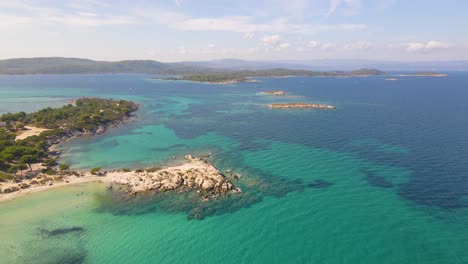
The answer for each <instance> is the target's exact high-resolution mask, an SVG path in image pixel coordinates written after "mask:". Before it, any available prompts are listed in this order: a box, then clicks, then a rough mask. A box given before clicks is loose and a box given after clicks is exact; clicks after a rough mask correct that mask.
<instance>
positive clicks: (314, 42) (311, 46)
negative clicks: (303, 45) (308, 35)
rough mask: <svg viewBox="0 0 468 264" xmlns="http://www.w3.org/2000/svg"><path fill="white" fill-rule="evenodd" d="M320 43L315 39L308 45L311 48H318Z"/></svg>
mask: <svg viewBox="0 0 468 264" xmlns="http://www.w3.org/2000/svg"><path fill="white" fill-rule="evenodd" d="M319 45H320V43H319V42H318V41H315V40H311V41H309V43H307V46H308V47H309V48H317V47H318V46H319Z"/></svg>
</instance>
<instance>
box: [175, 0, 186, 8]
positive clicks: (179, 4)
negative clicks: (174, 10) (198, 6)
mask: <svg viewBox="0 0 468 264" xmlns="http://www.w3.org/2000/svg"><path fill="white" fill-rule="evenodd" d="M175 4H176V6H178V7H180V6H182V5H183V4H184V0H175Z"/></svg>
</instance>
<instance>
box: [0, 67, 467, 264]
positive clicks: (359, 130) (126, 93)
mask: <svg viewBox="0 0 468 264" xmlns="http://www.w3.org/2000/svg"><path fill="white" fill-rule="evenodd" d="M151 77H152V76H146V75H63V76H62V75H59V76H57V75H56V76H50V75H49V76H44V75H33V76H0V113H1V112H7V111H19V110H27V111H34V110H36V109H39V108H42V107H44V106H58V105H61V104H64V103H66V102H67V101H68V100H71V99H74V98H76V97H81V96H97V97H112V98H119V99H129V100H134V101H137V102H139V103H140V104H141V108H140V110H139V112H138V114H137V117H136V118H135V120H133V121H132V122H131V123H128V124H125V125H123V126H121V127H119V128H116V129H112V130H110V131H108V132H107V133H106V134H104V135H101V136H96V137H90V138H80V139H77V140H74V141H71V142H68V143H66V144H64V145H63V146H61V148H62V150H63V151H64V154H63V157H62V159H63V161H65V162H68V163H70V164H72V166H73V167H74V168H77V169H87V168H91V167H95V166H102V167H105V168H122V167H133V168H137V167H146V166H158V165H162V164H167V163H168V162H177V160H176V161H173V160H172V157H173V156H176V157H178V158H180V157H182V156H183V155H185V154H190V153H195V154H204V153H208V152H210V153H212V154H213V158H212V162H213V164H215V165H216V166H217V167H218V168H220V169H222V170H227V169H231V170H233V171H234V172H236V173H240V174H242V175H243V177H242V178H241V180H239V181H238V182H236V183H237V184H238V185H239V186H241V188H242V189H243V191H244V192H243V193H242V195H239V196H236V197H230V198H226V199H221V200H219V201H216V202H213V203H202V202H200V201H198V200H197V199H196V198H194V195H192V194H184V195H181V194H164V195H146V196H141V197H137V199H133V200H127V199H123V198H122V197H121V196H120V195H119V194H118V193H117V192H115V191H109V190H107V189H106V188H105V187H106V186H105V185H100V184H83V185H76V186H68V187H64V188H59V189H54V190H50V191H46V192H42V193H35V194H30V195H28V196H25V197H23V198H19V199H17V200H14V201H11V202H7V203H3V204H0V237H1V238H2V239H0V256H1V259H0V263H221V262H223V263H468V252H467V251H466V248H468V210H467V207H468V175H467V171H468V136H466V135H467V134H468V133H467V132H468V119H467V118H466V116H467V114H468V104H466V102H465V101H466V98H468V89H467V88H468V87H467V83H468V75H467V74H461V73H453V74H450V76H449V77H446V78H430V77H406V78H401V79H400V80H399V81H393V82H389V81H385V78H386V77H368V78H279V79H269V78H265V79H261V80H262V82H258V83H243V84H237V85H230V86H223V85H209V84H199V83H191V82H171V81H158V80H153V79H151ZM276 89H281V90H286V91H288V92H289V95H288V96H287V97H274V96H264V95H259V93H260V92H262V91H268V90H276ZM289 101H301V102H302V101H305V102H320V103H328V104H333V105H336V106H337V107H338V109H337V110H335V111H317V110H293V111H281V110H272V109H267V108H265V107H264V105H265V104H268V103H271V102H289ZM194 213H200V214H201V215H202V216H203V219H202V220H195V219H193V217H192V216H193V214H194ZM69 228H75V229H69ZM44 230H48V231H54V230H55V231H56V232H53V233H50V232H47V231H44ZM67 230H68V231H67Z"/></svg>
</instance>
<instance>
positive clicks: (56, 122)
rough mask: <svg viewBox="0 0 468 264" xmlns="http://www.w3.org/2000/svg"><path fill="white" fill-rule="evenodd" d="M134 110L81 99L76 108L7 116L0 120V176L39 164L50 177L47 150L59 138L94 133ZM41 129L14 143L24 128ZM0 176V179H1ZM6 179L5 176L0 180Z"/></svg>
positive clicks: (122, 104)
mask: <svg viewBox="0 0 468 264" xmlns="http://www.w3.org/2000/svg"><path fill="white" fill-rule="evenodd" d="M137 108H138V106H137V105H136V104H135V103H132V102H128V101H124V100H120V101H115V100H108V99H97V98H82V99H79V100H77V101H76V105H75V106H74V105H71V104H69V105H66V106H63V107H61V108H56V109H53V108H45V109H42V110H39V111H37V112H35V113H31V114H26V113H24V112H20V113H7V114H4V115H2V116H0V121H1V122H5V123H6V126H5V127H4V128H0V172H2V173H3V174H5V172H8V173H14V174H16V173H19V174H20V175H22V173H23V171H24V170H27V169H29V171H31V170H32V169H33V168H32V164H34V163H42V164H43V165H44V166H45V167H46V169H45V170H44V171H43V172H44V173H46V174H47V173H49V174H53V173H55V172H56V171H55V170H54V169H53V168H52V167H53V166H56V165H57V161H56V160H55V159H54V158H52V157H50V156H49V153H48V148H49V146H50V145H51V144H53V143H54V142H57V140H58V139H60V138H62V137H69V136H71V135H73V134H74V133H75V132H82V133H95V132H97V131H98V130H99V128H100V127H104V126H106V125H109V124H112V123H114V122H117V121H120V120H122V119H123V118H125V117H126V116H128V115H130V113H131V112H133V111H135V110H136V109H137ZM26 125H29V126H37V127H44V128H48V129H50V130H47V131H44V132H42V133H40V134H39V135H35V136H30V137H28V138H25V139H23V140H18V141H15V138H16V132H17V131H19V130H21V129H23V127H24V126H26ZM68 168H69V166H68V165H67V164H61V165H60V170H61V171H64V170H67V169H68ZM3 174H2V175H3ZM0 177H1V178H2V179H6V177H5V176H0Z"/></svg>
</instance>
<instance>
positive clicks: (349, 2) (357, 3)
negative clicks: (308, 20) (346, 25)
mask: <svg viewBox="0 0 468 264" xmlns="http://www.w3.org/2000/svg"><path fill="white" fill-rule="evenodd" d="M342 4H344V5H346V6H347V7H348V9H349V10H351V11H353V12H354V13H359V11H360V9H361V0H330V6H329V8H328V12H327V14H326V16H327V17H328V16H330V15H332V14H333V13H335V11H336V10H338V8H339V7H340V6H341V5H342Z"/></svg>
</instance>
